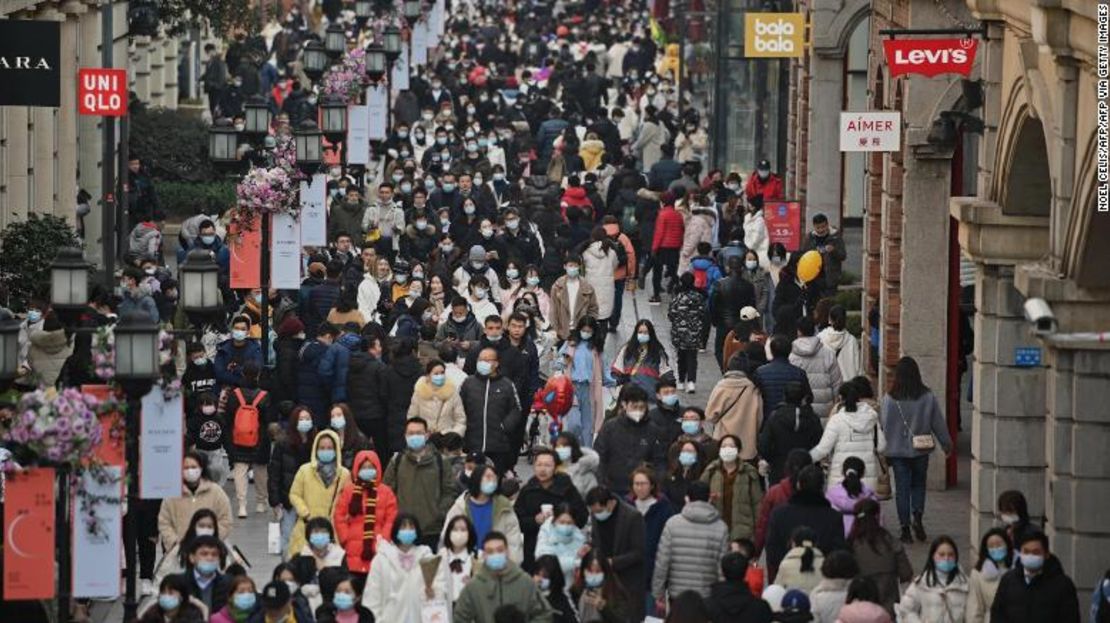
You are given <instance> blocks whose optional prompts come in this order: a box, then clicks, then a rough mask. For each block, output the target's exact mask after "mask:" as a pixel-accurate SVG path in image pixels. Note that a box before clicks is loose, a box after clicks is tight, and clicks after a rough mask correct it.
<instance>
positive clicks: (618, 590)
mask: <svg viewBox="0 0 1110 623" xmlns="http://www.w3.org/2000/svg"><path fill="white" fill-rule="evenodd" d="M570 592H571V597H572V598H574V599H575V600H576V603H577V605H578V620H579V621H582V623H602V622H604V621H638V620H640V618H641V617H642V616H643V615H642V614H639V613H637V611H638V610H640V608H635V607H633V605H632V603H633V602H634V601H636V599H637V597H638V596H639V594H640V592H639V591H638V590H637V587H625V586H624V585H622V584H621V582H620V580H618V578H617V574H616V572H615V571H614V570H613V562H612V561H611V559H606V558H605V557H604V556H603V555H601V554H599V553H597V552H595V551H591V552H589V553H587V554H586V555H585V556H584V557H583V558H582V573H581V574H580V575H579V577H578V581H577V582H576V583H575V584H574V586H573V587H571V591H570ZM637 614H639V616H637Z"/></svg>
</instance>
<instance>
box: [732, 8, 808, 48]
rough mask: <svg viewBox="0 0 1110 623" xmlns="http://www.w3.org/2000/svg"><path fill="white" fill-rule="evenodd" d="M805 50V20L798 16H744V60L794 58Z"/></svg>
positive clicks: (795, 14) (760, 14)
mask: <svg viewBox="0 0 1110 623" xmlns="http://www.w3.org/2000/svg"><path fill="white" fill-rule="evenodd" d="M804 50H805V16H804V15H802V14H801V13H746V14H745V15H744V56H745V57H747V58H797V57H800V56H801V55H802V52H803V51H804Z"/></svg>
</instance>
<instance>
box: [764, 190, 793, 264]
mask: <svg viewBox="0 0 1110 623" xmlns="http://www.w3.org/2000/svg"><path fill="white" fill-rule="evenodd" d="M763 220H764V221H766V222H767V237H768V238H769V239H770V241H771V244H774V243H776V242H781V243H782V246H784V247H786V250H787V251H790V252H791V253H793V252H794V251H797V250H798V249H799V248H800V247H801V246H802V204H801V203H799V202H797V201H771V202H768V203H767V204H766V205H764V206H763Z"/></svg>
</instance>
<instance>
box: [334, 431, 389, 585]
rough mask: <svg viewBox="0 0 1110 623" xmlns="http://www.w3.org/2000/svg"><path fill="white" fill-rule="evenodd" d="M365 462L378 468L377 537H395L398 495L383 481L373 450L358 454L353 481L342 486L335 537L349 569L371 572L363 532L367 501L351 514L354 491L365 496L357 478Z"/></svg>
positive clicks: (375, 516)
mask: <svg viewBox="0 0 1110 623" xmlns="http://www.w3.org/2000/svg"><path fill="white" fill-rule="evenodd" d="M366 462H370V464H371V465H373V467H374V469H375V470H377V472H378V473H377V476H376V477H375V478H374V488H375V492H376V494H377V496H376V499H375V507H374V508H375V511H374V538H375V539H377V537H379V536H380V537H382V538H385V539H390V538H392V534H393V520H394V519H396V517H397V496H396V495H394V494H393V489H390V488H389V486H388V485H386V484H385V483H383V482H382V477H383V476H385V470H383V469H382V462H381V461H380V460H379V459H378V454H377V453H376V452H374V451H373V450H363V451H362V452H359V453H358V454H356V455H355V462H354V465H353V469H352V470H351V482H349V483H347V486H346V487H344V488H343V490H342V491H340V493H339V498H338V499H337V500H336V501H335V516H334V518H333V519H334V520H335V521H334V525H335V538H336V540H337V541H338V542H339V545H340V546H342V547H343V549H344V550H346V552H347V568H348V569H350V570H351V571H352V572H354V573H369V572H370V562H371V560H372V559H371V558H370V557H367V558H366V559H363V557H362V533H363V526H364V524H363V520H364V519H365V517H366V513H365V512H364V511H363V508H364V504H360V505H358V512H357V513H352V512H351V510H350V506H351V498H352V497H354V495H355V493H356V492H357V493H359V496H360V497H361V496H362V485H361V483H360V481H359V479H358V470H359V468H361V467H362V465H363V464H364V463H366Z"/></svg>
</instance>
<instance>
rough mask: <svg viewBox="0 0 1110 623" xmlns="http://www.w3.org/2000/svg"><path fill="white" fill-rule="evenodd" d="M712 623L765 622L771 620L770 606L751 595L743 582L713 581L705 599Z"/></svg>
mask: <svg viewBox="0 0 1110 623" xmlns="http://www.w3.org/2000/svg"><path fill="white" fill-rule="evenodd" d="M705 607H706V609H707V610H709V620H710V621H712V622H713V623H765V622H769V621H770V620H771V606H769V605H768V604H767V602H765V601H763V600H762V599H760V598H758V597H756V596H755V595H752V592H751V590H749V589H748V585H747V584H744V583H743V582H714V583H713V584H711V585H710V586H709V598H708V599H706V600H705Z"/></svg>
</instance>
